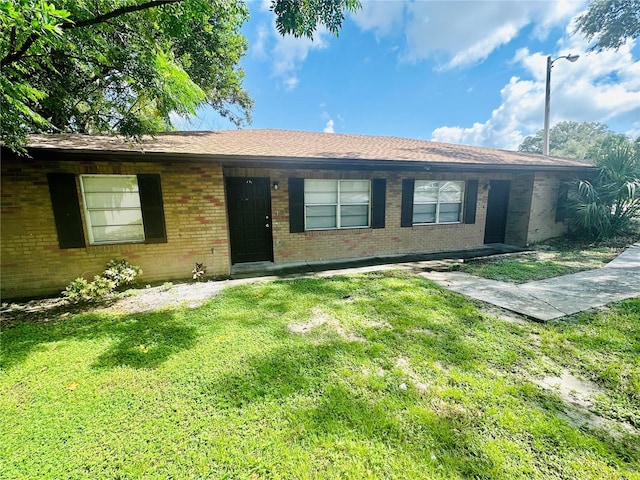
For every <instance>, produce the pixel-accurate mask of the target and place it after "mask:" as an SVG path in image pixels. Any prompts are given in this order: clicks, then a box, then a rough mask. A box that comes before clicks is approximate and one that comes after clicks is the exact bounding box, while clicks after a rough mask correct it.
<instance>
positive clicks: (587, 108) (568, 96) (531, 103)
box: [179, 0, 640, 150]
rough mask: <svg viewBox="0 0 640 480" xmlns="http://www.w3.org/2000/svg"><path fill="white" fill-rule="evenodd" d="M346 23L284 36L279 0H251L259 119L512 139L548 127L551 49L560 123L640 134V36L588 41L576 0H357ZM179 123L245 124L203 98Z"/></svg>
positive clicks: (290, 125)
mask: <svg viewBox="0 0 640 480" xmlns="http://www.w3.org/2000/svg"><path fill="white" fill-rule="evenodd" d="M361 3H362V9H360V10H358V11H357V12H355V13H349V14H347V17H346V19H345V21H344V24H343V26H342V29H341V31H340V34H339V36H338V37H335V36H333V35H332V34H331V33H329V32H327V31H326V30H322V29H321V30H319V31H318V32H316V34H315V36H314V38H313V40H310V39H296V38H294V37H292V36H286V37H282V36H280V35H279V34H278V33H277V31H276V29H275V23H274V16H273V14H272V13H271V12H270V11H269V5H270V2H269V1H268V0H265V1H262V2H260V1H253V2H249V3H248V5H249V11H250V14H251V19H250V20H249V21H248V22H247V23H246V24H245V25H244V26H243V29H242V32H243V34H244V35H245V36H246V37H247V40H248V42H249V49H248V51H247V54H246V56H245V57H244V58H243V60H242V61H241V66H242V68H243V69H244V70H245V73H246V77H245V80H244V87H245V89H246V90H247V91H248V93H249V94H250V95H251V97H252V98H253V99H254V102H255V105H254V109H253V112H252V123H251V124H250V125H248V126H247V127H245V128H276V129H286V130H306V131H316V132H323V131H324V132H326V133H327V134H331V133H354V134H365V135H386V136H397V137H407V138H415V139H422V140H432V141H439V142H447V143H460V144H466V145H476V146H485V147H491V148H501V149H507V150H516V149H517V148H518V145H520V143H522V141H523V139H524V138H525V137H526V136H527V135H532V134H534V133H536V132H537V131H538V130H540V129H541V128H542V125H543V117H544V89H545V75H546V57H547V55H551V56H552V58H556V57H559V56H562V55H568V54H574V55H576V54H577V55H580V58H579V59H578V61H576V62H575V63H571V62H568V61H566V60H564V59H559V60H557V61H556V62H555V63H554V66H553V70H552V76H551V89H552V92H551V117H550V118H551V122H550V123H551V125H552V126H553V125H554V124H556V123H557V122H560V121H563V120H567V121H575V122H601V123H604V124H606V125H608V126H609V127H610V128H611V129H612V130H613V131H615V132H618V133H625V134H628V135H630V136H632V137H633V138H635V137H636V136H638V135H640V45H638V44H637V42H636V41H629V42H627V43H626V44H625V45H623V46H622V47H621V48H620V49H619V50H617V51H604V52H601V53H597V52H593V51H590V50H589V46H590V45H589V44H588V43H587V41H586V40H585V39H584V37H583V36H582V35H581V34H575V33H574V29H573V21H574V19H575V17H576V16H577V15H579V14H580V13H581V12H582V11H584V10H585V8H586V2H585V1H579V0H571V1H566V0H534V1H520V0H510V1H508V0H495V1H489V0H459V1H458V0H447V1H443V0H440V1H432V0H421V1H401V0H372V1H368V0H361ZM179 128H180V129H190V130H221V129H231V128H235V127H234V126H233V125H232V124H230V123H229V122H228V121H227V120H225V119H223V118H221V117H220V116H219V115H217V114H216V113H215V112H214V111H213V110H212V109H211V108H208V107H207V108H203V109H201V110H199V111H198V115H197V116H195V117H192V118H191V119H189V121H187V122H181V124H180V125H179Z"/></svg>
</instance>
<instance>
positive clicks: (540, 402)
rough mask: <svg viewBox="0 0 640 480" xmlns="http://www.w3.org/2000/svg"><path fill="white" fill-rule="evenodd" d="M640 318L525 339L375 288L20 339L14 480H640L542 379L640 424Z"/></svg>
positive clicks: (487, 319) (27, 332)
mask: <svg viewBox="0 0 640 480" xmlns="http://www.w3.org/2000/svg"><path fill="white" fill-rule="evenodd" d="M314 318H315V319H323V320H325V323H324V324H322V325H319V326H317V327H315V328H313V329H310V330H309V331H308V332H307V333H298V334H296V333H292V332H291V331H290V330H289V328H288V326H289V325H291V324H304V323H306V322H309V321H310V320H312V319H314ZM638 318H640V300H639V299H635V300H630V301H627V302H622V303H620V304H617V305H615V306H614V307H612V309H611V310H609V311H605V312H600V313H591V314H583V315H580V316H575V317H572V318H571V319H570V320H569V321H565V322H556V323H552V324H547V325H540V324H534V323H526V324H516V323H508V322H505V321H503V320H500V319H498V318H495V317H492V316H489V315H487V314H484V313H482V312H481V311H479V310H478V309H477V308H476V306H474V304H472V303H470V302H468V301H466V300H465V299H464V298H463V297H461V296H459V295H456V294H453V293H450V292H447V291H444V290H442V289H440V288H438V287H436V286H435V285H434V284H432V283H431V282H428V281H427V280H424V279H422V278H420V277H416V276H411V275H409V274H402V273H376V274H368V275H360V276H351V277H332V278H326V279H305V280H293V281H279V282H270V283H261V284H253V285H247V286H242V287H236V288H229V289H227V290H225V291H223V292H222V293H221V294H220V296H218V297H216V298H215V299H213V300H212V301H211V302H209V303H208V304H206V305H204V306H202V307H200V308H198V309H195V310H186V309H185V310H167V311H160V312H150V313H139V314H130V315H124V316H116V315H107V314H95V313H84V314H73V315H70V316H68V317H66V318H64V319H61V320H56V321H50V322H46V323H31V324H30V323H18V324H15V325H13V326H10V327H8V328H6V329H5V330H4V331H3V332H2V338H1V341H2V343H1V346H2V365H3V370H2V371H1V372H0V392H2V393H1V394H0V431H1V432H2V438H1V441H0V478H11V479H20V478H24V479H31V478H216V479H217V478H247V479H256V478H322V479H325V478H329V479H330V478H354V479H362V478H400V479H402V478H407V479H414V478H436V479H437V478H454V479H457V478H459V479H462V478H504V479H512V478H522V479H525V478H526V479H531V478H538V479H548V478H593V479H602V478H613V479H616V478H620V479H623V478H625V479H630V478H631V479H633V478H635V479H638V478H640V462H639V461H638V458H640V446H639V443H640V442H639V441H638V438H637V437H633V436H630V435H628V436H624V435H609V434H608V433H607V432H606V431H604V430H601V429H589V428H586V427H582V428H577V427H575V426H573V425H572V424H571V423H569V422H568V421H567V420H566V417H565V415H564V410H565V409H566V408H567V406H566V405H565V404H564V403H563V401H562V400H561V398H560V397H559V396H558V395H557V394H555V393H554V392H548V391H545V390H543V389H541V388H540V387H538V386H537V385H536V383H535V382H534V381H533V379H535V378H539V377H542V376H545V375H551V374H556V373H558V372H559V371H561V370H562V369H563V368H569V369H570V370H571V371H572V372H573V373H574V374H577V375H582V376H584V377H586V378H590V379H592V380H593V381H595V382H597V384H598V385H599V386H600V388H602V391H603V392H604V395H602V399H601V400H599V403H598V404H597V405H596V408H597V411H598V413H599V414H600V415H602V416H604V417H606V418H609V419H612V420H618V419H620V420H625V421H627V422H629V423H631V424H634V425H635V427H636V428H638V427H640V424H639V416H638V411H639V409H640V407H639V404H640V363H639V360H638V359H639V358H640V351H639V347H638V345H639V344H640V342H639V340H640V326H639V325H638ZM349 339H351V340H349ZM401 384H405V385H406V389H403V388H400V385H401ZM73 387H75V388H73ZM70 388H73V389H70Z"/></svg>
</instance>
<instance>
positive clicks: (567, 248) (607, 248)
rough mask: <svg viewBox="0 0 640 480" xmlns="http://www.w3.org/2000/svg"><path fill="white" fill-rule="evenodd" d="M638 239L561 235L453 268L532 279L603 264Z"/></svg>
mask: <svg viewBox="0 0 640 480" xmlns="http://www.w3.org/2000/svg"><path fill="white" fill-rule="evenodd" d="M638 241H640V234H636V235H630V236H628V237H617V238H615V239H609V240H607V241H603V242H600V243H596V244H590V243H584V242H581V241H578V240H567V239H566V238H558V239H552V240H549V241H547V242H545V243H544V244H538V245H534V246H532V247H531V250H530V251H527V252H522V253H514V254H507V255H498V256H494V257H484V258H478V259H471V260H467V261H465V262H464V263H461V264H454V265H453V266H452V267H451V268H452V269H453V270H459V271H462V272H466V273H469V274H471V275H476V276H479V277H485V278H490V279H492V280H499V281H503V282H516V283H522V282H531V281H535V280H544V279H546V278H552V277H558V276H560V275H568V274H570V273H577V272H581V271H584V270H592V269H594V268H600V267H603V266H604V265H606V264H607V263H609V262H610V261H611V260H613V259H614V258H615V257H617V256H618V255H619V254H620V253H622V252H623V251H624V250H625V249H626V248H627V247H629V246H630V245H632V244H633V243H635V242H638Z"/></svg>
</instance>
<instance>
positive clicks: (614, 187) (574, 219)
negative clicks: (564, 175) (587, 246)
mask: <svg viewBox="0 0 640 480" xmlns="http://www.w3.org/2000/svg"><path fill="white" fill-rule="evenodd" d="M639 147H640V137H639V138H638V139H637V140H636V142H635V144H634V143H632V142H631V141H629V139H628V138H627V137H626V136H624V135H610V136H608V137H607V138H605V139H604V140H603V141H602V142H600V143H599V144H598V145H597V146H595V147H594V148H593V149H591V151H590V154H589V157H590V158H592V159H593V160H594V165H595V166H596V167H597V168H598V170H597V173H596V174H595V175H594V177H593V178H591V179H588V180H585V179H583V180H576V181H575V182H574V183H573V187H574V188H573V189H572V190H573V195H572V196H571V197H570V201H569V205H568V206H569V221H570V227H571V229H572V231H573V232H574V233H575V234H577V235H581V236H586V237H589V238H595V239H602V238H606V237H611V236H615V235H619V234H622V233H625V232H626V231H627V230H629V228H630V227H631V225H632V222H633V221H634V219H635V218H637V217H638V215H639V214H640V148H639Z"/></svg>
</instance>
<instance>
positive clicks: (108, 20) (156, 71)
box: [0, 0, 359, 150]
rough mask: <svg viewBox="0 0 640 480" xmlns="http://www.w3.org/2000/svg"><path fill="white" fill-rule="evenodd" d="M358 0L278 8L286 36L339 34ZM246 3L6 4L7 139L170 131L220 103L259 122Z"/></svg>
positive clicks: (241, 119)
mask: <svg viewBox="0 0 640 480" xmlns="http://www.w3.org/2000/svg"><path fill="white" fill-rule="evenodd" d="M358 6H359V4H358V3H357V1H356V0H332V1H324V0H313V1H304V2H299V1H293V0H274V1H273V3H272V9H273V10H274V12H276V14H277V23H278V26H279V30H280V31H281V32H282V33H283V34H284V33H293V34H294V35H296V36H312V34H313V31H314V30H315V28H316V25H325V26H326V27H327V28H329V30H331V31H332V32H334V33H337V31H338V29H339V27H340V25H341V24H342V21H343V19H344V11H345V10H347V9H349V10H353V9H355V8H357V7H358ZM247 18H248V9H247V6H246V4H245V3H244V2H242V1H241V0H229V1H211V0H150V1H145V0H138V1H135V2H133V1H132V2H123V1H121V0H96V1H94V0H59V1H58V2H55V5H54V3H53V2H50V1H47V0H0V30H1V31H2V32H3V35H2V36H0V67H1V70H0V99H1V100H2V108H1V109H0V130H1V133H0V135H1V136H0V139H1V140H2V142H3V143H4V144H5V145H7V146H9V147H10V148H12V149H14V150H20V149H22V148H23V147H24V144H25V142H26V136H27V134H28V133H32V132H44V133H50V132H60V131H64V132H67V131H69V132H81V133H119V134H123V135H126V136H132V137H138V136H140V135H143V134H153V133H156V132H160V131H166V130H171V129H172V128H174V127H173V119H175V118H176V117H187V116H189V115H191V114H194V113H195V112H196V109H197V108H199V107H201V106H203V105H206V104H208V105H210V106H212V107H213V108H214V110H216V111H217V112H218V113H219V114H220V115H222V116H224V117H226V118H228V119H229V120H230V121H231V122H233V123H234V124H236V125H242V124H244V123H246V122H250V110H251V107H252V100H251V99H250V98H249V95H248V94H247V93H246V92H245V91H244V89H243V88H242V80H243V78H244V72H243V71H242V69H241V68H240V67H239V61H240V59H241V58H242V56H243V55H244V54H245V52H246V49H247V41H246V39H245V38H244V37H243V36H242V35H241V34H240V32H239V30H240V27H241V26H242V24H243V23H244V22H245V21H246V20H247Z"/></svg>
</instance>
